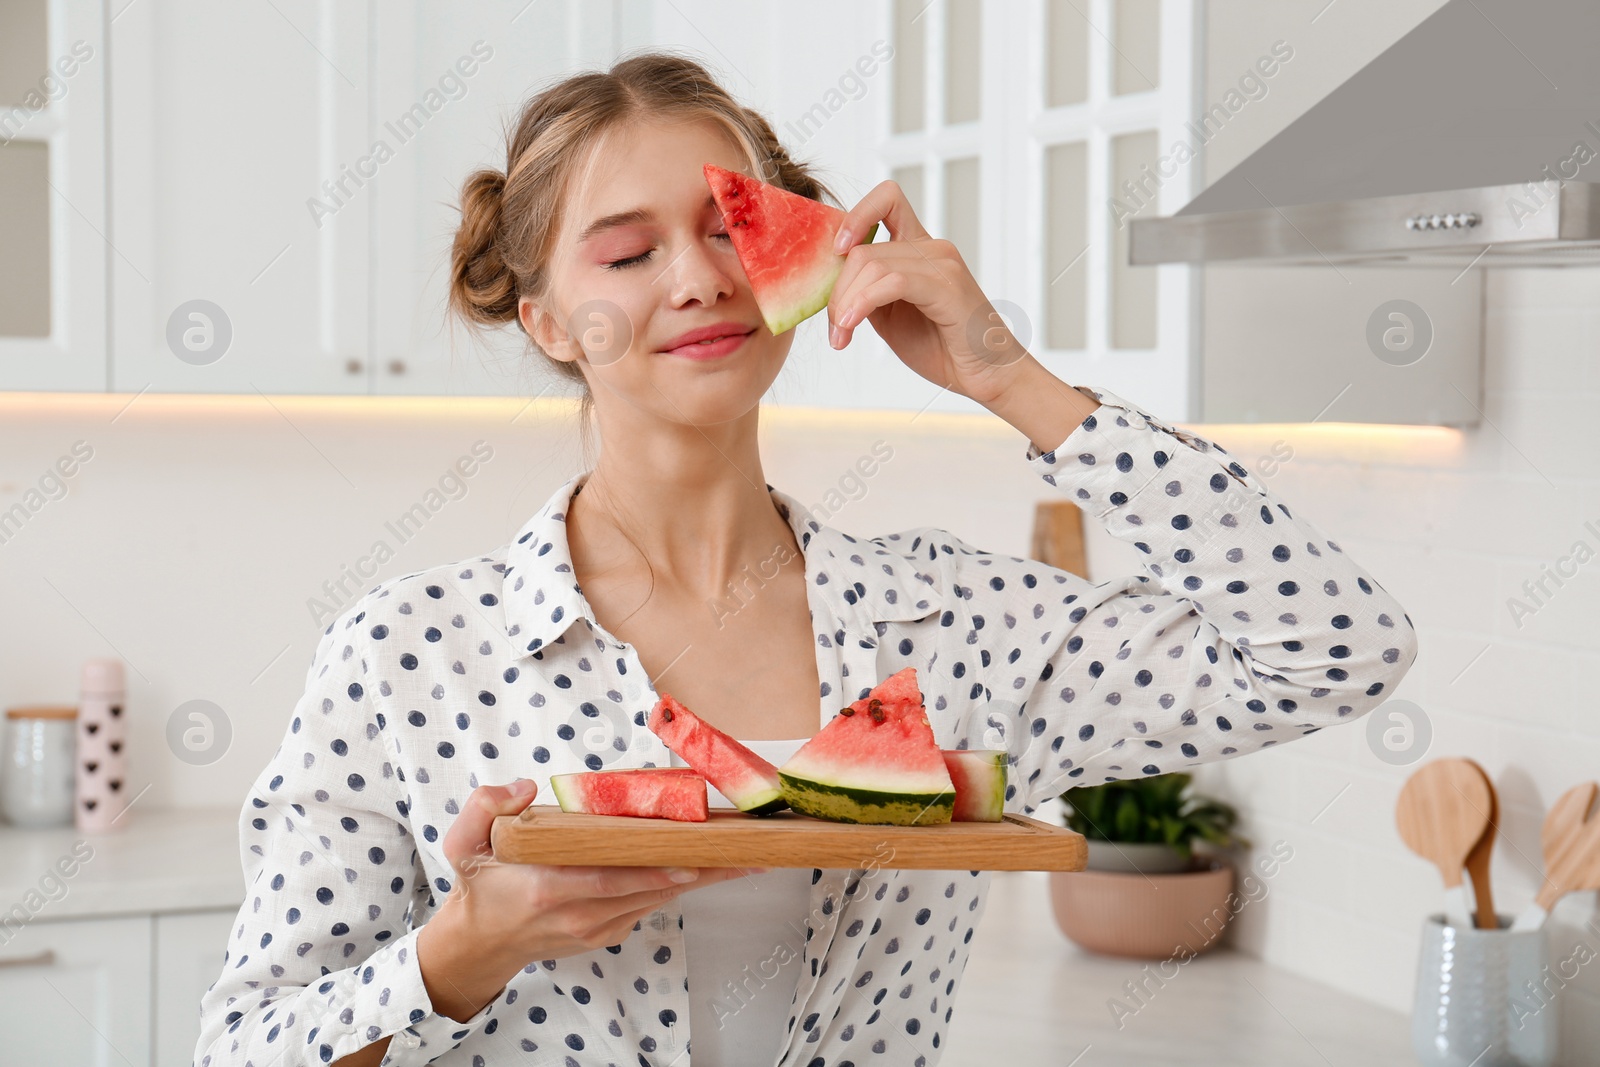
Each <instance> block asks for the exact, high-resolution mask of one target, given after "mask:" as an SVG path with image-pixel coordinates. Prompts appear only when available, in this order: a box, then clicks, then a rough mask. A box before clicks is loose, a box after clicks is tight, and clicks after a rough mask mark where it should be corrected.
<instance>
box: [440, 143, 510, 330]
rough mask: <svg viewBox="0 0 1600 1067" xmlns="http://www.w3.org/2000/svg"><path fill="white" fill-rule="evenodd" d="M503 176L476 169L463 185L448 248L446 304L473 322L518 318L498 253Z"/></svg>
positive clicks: (505, 268) (506, 274)
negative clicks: (448, 295)
mask: <svg viewBox="0 0 1600 1067" xmlns="http://www.w3.org/2000/svg"><path fill="white" fill-rule="evenodd" d="M505 191H506V176H505V174H503V173H502V172H500V171H498V170H495V169H493V168H488V169H484V170H479V171H475V172H474V173H473V174H472V176H471V177H469V178H468V179H467V180H466V183H465V184H464V185H463V186H462V187H461V224H460V226H458V227H457V228H456V236H455V241H454V243H453V244H452V246H451V249H450V268H451V270H450V302H451V304H452V305H454V306H455V307H456V308H457V309H458V310H459V311H460V312H461V313H462V314H463V315H465V316H466V317H467V318H469V319H472V320H474V321H476V322H482V323H488V324H492V325H498V324H500V323H505V322H513V321H515V320H516V318H517V285H516V278H515V277H514V276H513V274H512V272H511V268H510V267H508V266H507V265H506V261H505V257H503V256H502V255H501V254H500V240H501V229H502V225H501V222H502V208H503V205H504V202H505Z"/></svg>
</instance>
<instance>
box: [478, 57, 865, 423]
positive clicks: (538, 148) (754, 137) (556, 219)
mask: <svg viewBox="0 0 1600 1067" xmlns="http://www.w3.org/2000/svg"><path fill="white" fill-rule="evenodd" d="M649 117H668V118H673V119H688V118H705V119H710V120H712V121H714V122H716V123H717V124H718V125H719V126H721V127H722V128H723V129H724V130H726V131H727V132H728V133H729V135H730V136H732V138H733V140H734V142H735V143H736V144H738V145H740V146H741V147H742V148H743V149H744V151H745V153H746V155H747V156H748V157H749V159H750V163H751V166H752V169H753V171H754V174H755V176H756V177H757V178H760V179H761V180H762V181H765V182H769V183H771V184H773V185H777V186H779V187H780V188H783V189H787V190H788V191H790V192H792V193H797V194H799V195H800V196H804V197H808V198H810V199H812V200H818V201H822V200H823V199H824V197H826V198H827V199H828V200H831V201H833V203H834V204H835V205H837V206H842V205H840V204H839V200H838V197H836V196H835V195H834V194H833V192H832V191H831V190H830V189H828V188H827V187H826V186H825V185H824V184H823V183H822V182H821V181H820V180H819V179H818V178H817V177H816V176H815V175H814V174H813V173H812V172H811V170H810V168H809V167H808V166H807V165H806V164H803V163H797V162H795V161H794V160H792V159H790V158H789V153H788V152H787V151H786V150H785V149H784V147H783V145H782V143H781V142H779V140H778V137H777V134H775V133H774V132H773V130H772V126H771V124H770V123H768V122H767V120H766V119H765V118H764V117H763V116H762V115H761V114H760V113H758V112H756V111H754V110H752V109H750V108H747V107H744V106H743V105H741V104H740V103H739V102H738V101H736V100H735V99H734V98H733V96H732V95H730V94H729V93H728V91H727V90H726V89H724V88H723V87H722V86H721V85H720V84H718V82H717V81H716V79H715V78H713V77H712V76H711V74H710V73H708V72H707V71H706V69H705V68H704V67H703V66H701V65H700V64H699V63H698V62H696V61H695V60H694V59H691V58H689V57H688V56H685V55H679V54H677V53H673V52H669V51H648V52H643V53H636V54H631V55H626V56H624V57H623V58H621V59H619V60H618V61H617V62H616V63H615V64H613V65H612V67H611V69H610V70H608V71H583V72H581V73H579V74H574V75H572V76H570V77H567V78H564V79H563V80H561V81H559V82H557V83H555V84H554V85H551V86H549V87H548V88H546V89H544V90H543V91H541V92H539V93H538V94H536V95H534V96H532V97H530V98H529V99H528V100H527V101H526V102H525V103H524V104H523V105H522V108H521V111H520V113H519V115H518V117H517V121H516V124H515V126H514V127H512V128H511V129H509V130H508V131H507V135H506V167H505V170H503V171H502V170H497V169H494V168H486V169H483V170H479V171H476V172H474V173H473V174H472V175H471V176H470V177H468V178H467V180H466V183H465V184H464V185H463V186H462V188H461V223H460V226H459V227H458V228H457V230H456V235H455V241H454V244H453V246H452V248H451V251H450V295H449V310H450V311H451V312H452V313H453V314H455V315H456V316H458V317H459V318H460V319H461V320H462V321H463V322H465V323H466V324H467V325H468V326H469V327H474V328H484V327H497V326H502V325H504V324H505V323H508V322H516V323H517V324H518V328H519V329H520V328H521V321H520V319H519V318H518V315H517V302H518V300H520V299H521V298H522V297H529V298H531V299H533V300H536V301H541V302H542V301H544V300H546V299H547V298H548V296H549V286H550V274H551V272H550V270H549V256H550V253H551V250H552V246H553V245H554V242H555V238H556V236H557V234H558V233H559V231H560V229H561V223H562V207H563V205H564V203H565V200H566V194H567V192H568V190H569V189H571V188H572V182H573V178H574V174H575V171H576V169H577V167H578V164H579V163H580V161H582V160H583V159H585V158H586V157H591V156H592V152H593V150H594V148H595V146H596V145H597V144H598V143H599V142H600V140H601V138H602V137H603V136H604V135H606V134H607V133H608V132H609V131H611V130H613V129H615V128H617V127H619V126H621V125H623V124H625V123H627V122H629V121H630V120H634V119H639V118H649ZM528 344H529V347H530V349H532V350H533V351H538V352H540V355H542V356H544V358H545V360H546V362H547V363H548V364H549V365H550V366H551V369H552V370H554V371H555V373H556V374H557V375H558V376H559V377H561V378H564V379H567V380H570V381H573V382H576V383H577V384H578V385H579V386H580V388H581V393H582V399H581V403H580V412H581V415H582V419H583V423H584V426H585V427H586V428H587V425H588V421H589V418H590V415H591V413H592V411H593V406H594V397H593V395H592V394H591V393H590V391H589V388H588V385H587V382H586V380H585V379H584V377H583V372H582V371H581V370H580V369H579V367H578V366H577V364H576V363H569V362H564V361H562V360H557V359H552V358H550V356H549V355H548V354H546V353H543V352H542V351H540V350H539V347H538V345H537V343H535V342H534V341H533V339H532V338H531V337H530V338H529V339H528Z"/></svg>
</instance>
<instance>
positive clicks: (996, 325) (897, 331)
mask: <svg viewBox="0 0 1600 1067" xmlns="http://www.w3.org/2000/svg"><path fill="white" fill-rule="evenodd" d="M875 222H883V223H884V224H886V225H887V226H888V228H889V237H890V239H889V240H887V241H883V242H879V243H876V244H855V243H854V242H856V241H858V240H859V239H860V237H861V235H862V234H865V233H866V232H867V230H868V229H869V228H870V227H871V226H872V224H873V223H875ZM839 234H840V239H841V240H842V241H844V242H847V247H849V252H848V253H846V255H845V262H844V268H843V269H842V270H841V271H840V272H839V278H838V280H837V281H836V282H835V283H834V287H833V296H832V297H831V298H830V299H829V301H828V337H829V341H830V343H831V344H832V345H833V347H835V348H843V347H845V346H846V345H848V344H849V343H850V339H851V337H852V336H854V334H855V327H856V326H857V325H859V324H860V322H861V321H862V319H863V318H865V319H866V320H867V321H868V322H870V323H872V328H873V329H874V330H875V331H877V334H878V336H879V337H881V338H883V340H884V342H885V343H887V344H888V346H889V347H890V348H892V349H893V350H894V353H895V355H897V356H899V357H900V360H901V362H903V363H904V364H905V365H906V366H908V367H910V368H911V369H912V370H914V371H916V372H917V373H918V374H920V375H921V376H922V377H924V378H926V379H927V380H928V381H930V382H932V383H933V384H934V385H938V386H942V387H946V388H949V389H950V390H951V391H952V392H955V393H959V394H961V395H962V396H965V397H968V398H970V399H972V400H975V401H977V402H978V403H980V404H984V405H987V404H989V403H991V402H993V401H995V400H997V399H998V398H999V397H1000V396H1001V395H1002V394H1004V392H1005V391H1006V389H1007V388H1008V386H1009V385H1010V384H1011V382H1012V381H1013V380H1014V379H1015V377H1016V376H1017V374H1018V373H1019V372H1020V371H1022V370H1024V369H1025V363H1026V362H1027V361H1029V360H1031V359H1032V357H1031V356H1030V355H1029V354H1028V352H1027V350H1026V349H1024V348H1023V347H1022V345H1021V344H1020V343H1019V342H1018V341H1017V339H1016V337H1015V336H1013V335H1012V333H1011V331H1010V330H1009V329H1008V328H1007V327H1006V324H1005V321H1004V320H1003V319H1002V318H1001V317H1000V314H999V312H997V311H995V309H994V305H993V304H991V303H990V302H989V298H988V297H986V296H984V295H983V290H981V289H980V288H978V283H977V281H976V279H974V278H973V277H972V272H971V271H970V270H968V269H967V265H966V263H965V262H963V261H962V259H961V253H960V252H959V251H957V250H956V246H955V245H953V244H951V243H950V242H949V241H945V240H941V239H938V238H933V237H929V236H928V231H927V230H925V229H923V227H922V223H921V222H919V221H918V220H917V216H916V214H915V213H913V212H912V210H911V203H910V201H908V200H907V199H906V194H905V192H904V191H903V190H902V189H901V188H900V186H899V184H898V183H896V182H894V181H885V182H881V183H880V184H879V185H877V186H876V187H875V188H873V189H872V191H871V192H869V193H867V195H866V196H865V197H863V198H862V200H861V202H860V203H859V204H857V205H856V206H855V207H854V208H852V209H851V210H850V211H849V212H848V213H847V214H846V215H845V218H844V221H843V223H841V224H840V228H839ZM835 248H836V250H837V246H835Z"/></svg>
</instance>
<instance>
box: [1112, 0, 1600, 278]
mask: <svg viewBox="0 0 1600 1067" xmlns="http://www.w3.org/2000/svg"><path fill="white" fill-rule="evenodd" d="M1198 122H1199V120H1197V124H1198ZM1591 161H1594V162H1591ZM1585 179H1591V180H1585ZM1129 262H1130V263H1132V264H1135V265H1138V264H1155V263H1179V262H1190V263H1216V264H1219V265H1226V264H1230V263H1233V264H1238V265H1243V266H1263V265H1277V264H1282V265H1312V266H1326V265H1329V264H1337V265H1341V266H1342V265H1352V266H1374V267H1403V266H1418V267H1441V266H1449V265H1457V266H1460V267H1466V266H1468V265H1469V264H1476V265H1478V266H1600V0H1450V2H1449V3H1446V4H1445V5H1444V6H1443V7H1441V8H1440V9H1439V10H1438V11H1436V12H1434V13H1433V14H1432V15H1430V16H1429V17H1428V18H1427V19H1425V20H1423V21H1422V22H1421V23H1420V24H1419V25H1418V26H1417V27H1416V28H1415V29H1413V30H1412V31H1411V32H1410V33H1408V34H1406V35H1405V36H1404V37H1402V38H1401V39H1400V40H1399V41H1397V42H1395V43H1394V45H1392V46H1391V47H1390V48H1388V49H1387V50H1386V51H1384V52H1383V53H1382V54H1381V55H1379V56H1378V57H1377V58H1376V59H1374V60H1373V61H1372V62H1370V63H1368V64H1367V65H1366V66H1365V67H1363V68H1362V69H1361V70H1359V71H1357V72H1356V73H1355V74H1354V75H1352V76H1351V77H1350V78H1349V79H1348V80H1347V81H1345V82H1344V84H1342V85H1340V86H1339V87H1338V88H1337V89H1335V90H1334V91H1333V92H1331V93H1329V94H1328V96H1327V97H1326V98H1324V99H1323V100H1321V101H1320V102H1318V103H1317V104H1316V105H1315V106H1313V107H1312V108H1311V109H1310V110H1308V111H1307V112H1305V114H1303V115H1301V116H1300V117H1299V118H1297V119H1296V120H1294V121H1293V122H1292V123H1290V124H1289V126H1287V127H1286V128H1285V129H1284V130H1282V131H1281V132H1280V133H1278V134H1277V136H1275V137H1273V138H1272V139H1271V140H1270V141H1268V142H1267V143H1266V144H1264V145H1262V146H1261V147H1260V148H1259V149H1257V150H1256V151H1255V152H1254V153H1252V154H1251V155H1250V156H1248V157H1247V158H1246V159H1245V160H1244V161H1243V162H1241V163H1240V164H1239V165H1238V166H1236V167H1234V168H1233V169H1232V170H1230V171H1228V173H1226V174H1224V175H1223V176H1222V177H1221V178H1219V179H1218V180H1217V181H1216V182H1214V183H1213V184H1212V185H1211V186H1210V187H1209V188H1207V189H1206V190H1205V191H1204V192H1203V193H1201V194H1200V195H1199V196H1197V197H1195V198H1194V200H1192V201H1190V203H1189V204H1188V205H1187V206H1186V207H1184V208H1183V209H1181V210H1180V211H1178V212H1177V213H1176V214H1175V215H1171V216H1168V217H1166V218H1158V219H1143V220H1140V219H1135V220H1133V221H1132V223H1131V230H1130V234H1129Z"/></svg>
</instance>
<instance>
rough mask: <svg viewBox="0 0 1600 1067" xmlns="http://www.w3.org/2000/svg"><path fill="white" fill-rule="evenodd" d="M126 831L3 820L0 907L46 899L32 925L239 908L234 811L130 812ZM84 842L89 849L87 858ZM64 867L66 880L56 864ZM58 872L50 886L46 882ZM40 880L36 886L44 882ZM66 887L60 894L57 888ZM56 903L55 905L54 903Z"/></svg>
mask: <svg viewBox="0 0 1600 1067" xmlns="http://www.w3.org/2000/svg"><path fill="white" fill-rule="evenodd" d="M122 821H125V822H126V823H127V826H126V827H123V828H121V829H117V830H113V831H111V832H109V833H103V834H85V833H82V832H80V831H78V830H76V829H74V828H73V827H71V826H63V827H56V828H48V829H30V828H24V827H19V826H12V825H10V824H9V823H3V822H0V856H3V857H4V861H3V862H0V902H3V904H0V907H4V908H10V907H11V906H12V905H14V904H17V903H23V904H24V906H29V905H27V904H26V901H27V900H28V894H29V893H36V894H39V896H36V897H33V898H32V900H33V901H34V902H38V901H39V900H40V898H41V897H42V898H44V901H45V902H44V903H43V905H42V906H40V907H39V908H38V909H37V910H34V909H33V908H32V907H31V906H29V910H30V911H33V917H34V919H36V920H40V921H48V920H51V919H76V918H83V917H86V916H103V915H122V914H128V913H137V914H149V913H151V912H173V911H203V910H206V909H211V908H237V907H238V906H239V904H240V903H241V902H242V901H243V900H244V873H243V871H242V870H241V868H240V866H239V809H238V808H237V807H229V808H147V807H144V806H142V805H140V806H136V807H134V808H131V809H129V811H128V813H127V815H126V816H124V817H123V819H122V820H119V825H120V822H122ZM79 841H82V842H84V843H85V844H86V845H87V846H88V847H89V848H92V849H93V850H94V852H93V855H91V856H90V857H89V858H88V859H87V860H84V861H82V862H79V861H78V860H77V856H78V855H81V854H83V853H84V852H85V849H84V846H83V845H78V846H77V852H76V853H75V852H74V851H73V848H74V845H76V844H77V842H79ZM63 858H64V859H66V860H68V861H69V863H68V867H69V869H72V870H74V873H73V874H72V875H71V876H70V877H63V876H62V874H61V872H60V870H59V869H58V868H57V866H56V864H57V861H58V860H61V859H63ZM50 873H54V874H55V880H53V881H52V880H50V879H48V878H47V877H46V876H47V875H48V874H50ZM42 879H43V880H44V881H43V882H41V880H42ZM62 885H65V887H66V892H65V893H64V894H63V893H62V890H61V886H62ZM57 898H59V899H57Z"/></svg>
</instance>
